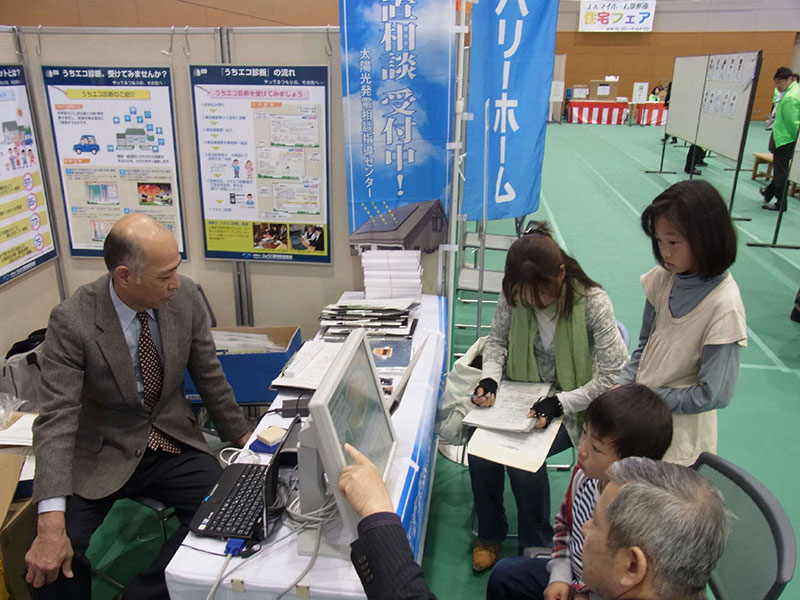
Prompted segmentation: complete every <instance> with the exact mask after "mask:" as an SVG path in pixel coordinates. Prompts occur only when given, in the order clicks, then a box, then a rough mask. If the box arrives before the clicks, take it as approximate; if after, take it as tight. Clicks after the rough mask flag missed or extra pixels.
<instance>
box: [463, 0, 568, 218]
mask: <svg viewBox="0 0 800 600" xmlns="http://www.w3.org/2000/svg"><path fill="white" fill-rule="evenodd" d="M557 16H558V2H553V1H552V0H489V1H483V2H480V3H478V4H474V5H473V7H472V49H471V54H470V83H469V112H471V113H472V114H473V120H472V121H470V122H469V123H468V124H467V160H466V173H465V175H466V181H465V183H464V199H463V201H462V212H463V213H464V214H466V215H467V219H468V220H470V221H477V220H480V219H481V217H482V214H483V194H484V176H483V173H484V148H485V146H484V144H485V138H486V135H485V131H484V129H485V122H486V118H485V105H486V101H487V100H488V101H489V114H488V118H489V130H488V137H489V140H488V155H487V156H486V176H487V178H488V181H487V182H486V190H487V215H488V218H489V219H505V218H509V217H521V216H524V215H527V214H530V213H532V212H534V211H536V209H537V208H538V207H539V189H540V187H541V180H542V157H543V155H544V138H545V127H546V124H547V108H548V102H549V98H550V82H551V80H552V78H553V57H554V50H555V40H556V18H557Z"/></svg>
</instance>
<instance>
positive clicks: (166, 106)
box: [42, 66, 186, 258]
mask: <svg viewBox="0 0 800 600" xmlns="http://www.w3.org/2000/svg"><path fill="white" fill-rule="evenodd" d="M42 74H43V77H44V84H45V89H46V91H47V101H48V108H49V110H50V123H51V125H52V128H53V137H54V138H55V142H56V148H55V150H56V156H57V159H58V173H59V177H60V178H61V189H62V191H63V197H64V206H65V208H66V215H67V231H68V233H69V240H70V249H71V252H72V254H73V255H74V256H98V257H99V256H102V255H103V241H104V240H105V238H106V235H107V234H108V232H109V231H110V229H111V227H112V226H113V225H114V223H116V221H117V220H119V219H120V218H121V217H122V216H124V215H126V214H128V213H132V212H136V213H144V214H147V215H150V216H151V217H153V218H155V219H156V220H157V221H159V222H160V223H161V224H163V225H164V226H165V227H166V228H167V229H169V230H170V231H172V232H173V234H174V235H175V239H176V241H177V242H178V248H179V250H180V252H181V256H182V257H184V258H186V250H185V245H184V236H183V223H182V218H181V210H180V190H179V183H178V165H177V161H176V150H175V133H174V125H173V110H172V86H171V74H170V69H169V68H167V67H96V66H93V67H80V66H42Z"/></svg>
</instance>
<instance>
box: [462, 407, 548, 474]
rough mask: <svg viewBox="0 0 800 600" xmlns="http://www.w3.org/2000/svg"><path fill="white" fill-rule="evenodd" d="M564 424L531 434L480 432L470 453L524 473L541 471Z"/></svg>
mask: <svg viewBox="0 0 800 600" xmlns="http://www.w3.org/2000/svg"><path fill="white" fill-rule="evenodd" d="M561 421H562V419H561V418H560V417H559V418H558V419H553V420H552V421H551V422H550V425H548V426H547V427H545V428H544V429H534V430H533V431H531V432H529V433H509V432H505V431H491V430H489V429H478V430H477V431H476V432H475V433H474V435H473V436H472V439H471V440H470V441H469V444H468V445H467V453H469V454H473V455H475V456H480V457H481V458H485V459H486V460H491V461H494V462H496V463H500V464H503V465H508V466H509V467H516V468H517V469H523V470H524V471H532V472H535V471H538V470H539V469H540V468H541V467H542V465H543V464H544V461H545V459H546V458H547V453H548V452H549V451H550V446H552V445H553V442H554V441H555V439H556V434H557V433H558V428H559V427H560V426H561Z"/></svg>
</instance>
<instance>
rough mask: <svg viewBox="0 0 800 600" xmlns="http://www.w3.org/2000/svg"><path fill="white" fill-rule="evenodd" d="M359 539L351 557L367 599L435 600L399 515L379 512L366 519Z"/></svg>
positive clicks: (352, 545) (353, 547)
mask: <svg viewBox="0 0 800 600" xmlns="http://www.w3.org/2000/svg"><path fill="white" fill-rule="evenodd" d="M358 533H359V537H358V539H357V540H356V541H355V542H353V543H352V544H351V552H350V560H351V561H352V562H353V566H354V567H355V568H356V573H358V577H359V578H360V579H361V584H362V585H363V586H364V591H365V592H366V594H367V598H370V599H372V598H380V599H381V600H392V599H394V598H398V599H399V598H403V599H405V600H410V599H414V600H416V599H422V598H425V599H428V600H430V599H433V600H435V598H436V596H434V595H433V593H431V591H430V589H428V584H427V583H425V578H424V577H423V573H422V567H420V566H419V565H418V564H417V563H415V562H414V554H413V553H412V552H411V547H410V546H409V545H408V539H407V538H406V532H405V530H404V529H403V526H402V525H401V524H400V517H398V516H397V515H395V514H393V513H378V514H376V515H371V516H369V517H367V518H365V519H363V520H362V521H361V522H360V523H359V526H358Z"/></svg>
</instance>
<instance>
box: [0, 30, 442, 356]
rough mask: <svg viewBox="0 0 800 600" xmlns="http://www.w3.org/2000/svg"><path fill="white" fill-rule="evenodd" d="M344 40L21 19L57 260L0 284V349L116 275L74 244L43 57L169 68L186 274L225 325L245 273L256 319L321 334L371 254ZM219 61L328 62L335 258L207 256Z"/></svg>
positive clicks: (12, 46)
mask: <svg viewBox="0 0 800 600" xmlns="http://www.w3.org/2000/svg"><path fill="white" fill-rule="evenodd" d="M339 47H340V45H339V33H338V28H336V27H292V28H288V27H287V28H280V27H277V28H274V27H273V28H253V27H248V28H230V29H225V30H222V29H219V28H189V29H187V30H183V29H179V30H178V29H176V30H174V31H172V30H171V29H169V28H156V29H107V28H104V29H99V28H80V29H76V28H41V29H40V30H37V29H34V28H22V29H21V30H20V32H19V51H21V53H22V56H23V57H24V65H25V72H26V76H27V84H28V93H29V95H30V97H31V103H32V110H33V114H34V121H35V123H34V125H35V129H36V130H35V134H36V136H37V143H38V148H39V152H40V160H41V166H42V172H43V175H44V178H45V183H46V192H47V196H48V201H49V206H50V211H49V212H50V216H51V219H52V221H53V222H54V224H55V228H54V229H55V235H56V238H57V244H56V247H57V250H58V259H57V261H53V260H51V261H49V262H46V263H45V264H43V265H40V266H38V267H37V268H36V269H35V270H32V271H30V272H28V273H25V274H24V275H21V276H19V277H16V278H15V279H13V280H11V281H10V282H8V283H6V284H4V285H3V286H2V287H1V288H0V315H2V327H0V349H3V351H4V350H5V349H6V348H8V347H9V346H10V345H11V344H12V343H13V342H14V341H16V340H18V339H21V338H24V337H26V336H27V334H28V333H29V332H30V331H31V330H33V329H35V328H39V327H44V326H46V324H47V318H48V316H49V313H50V310H51V309H52V308H53V307H54V306H55V305H56V304H57V303H58V302H59V301H60V298H61V292H60V291H59V290H60V288H62V289H63V295H64V296H69V295H70V294H72V293H73V292H74V291H75V289H77V288H78V287H79V286H80V285H82V284H85V283H88V282H90V281H93V280H94V279H96V278H97V277H99V276H100V275H102V274H103V273H105V272H106V269H105V265H104V263H103V261H102V259H101V258H99V257H84V256H74V255H73V253H71V247H70V238H69V235H68V232H67V223H66V213H65V204H64V201H63V198H62V181H61V178H60V177H59V167H58V159H57V155H56V151H55V148H56V142H55V140H54V137H53V131H52V127H51V119H50V115H49V111H48V106H47V104H48V102H47V95H46V90H45V85H44V83H43V76H42V68H41V67H42V65H76V66H106V67H111V66H127V65H136V66H151V67H160V66H164V67H169V68H170V69H171V85H172V101H173V112H174V132H175V136H174V137H175V143H176V157H177V169H178V173H179V177H180V212H181V214H182V229H183V236H184V241H185V251H186V260H185V261H184V263H183V264H182V266H181V269H180V271H181V272H182V273H183V274H185V275H187V276H189V277H191V278H192V279H194V280H195V281H197V282H198V283H200V284H201V285H202V286H203V288H204V290H205V293H206V295H207V297H208V299H209V302H210V304H211V306H212V308H213V310H214V312H215V314H216V317H217V321H218V323H219V325H220V326H233V325H237V324H238V323H239V320H240V319H241V316H240V315H237V304H238V303H239V298H238V297H237V293H236V292H237V289H239V288H238V286H239V282H240V280H241V273H242V271H246V272H247V278H248V280H249V292H250V294H251V296H252V307H251V310H252V322H253V323H254V324H255V325H259V326H273V325H296V326H299V327H300V328H301V331H302V333H303V336H304V337H305V338H308V337H310V336H313V334H314V333H315V332H316V331H317V329H318V321H317V319H318V316H319V312H320V310H321V309H322V307H323V306H325V305H326V304H329V303H332V302H335V301H336V299H337V298H338V297H339V296H340V295H341V293H342V292H343V291H345V290H350V289H363V276H362V272H361V261H360V259H359V257H357V256H352V255H351V250H350V246H349V244H348V226H347V206H346V203H345V197H346V179H345V164H344V152H343V151H342V150H341V149H342V148H343V147H344V140H343V136H344V133H343V117H342V92H341V81H342V79H341V69H340V63H341V58H340V57H341V54H340V50H339ZM19 62H20V57H19V54H18V49H17V47H16V43H15V33H14V30H13V29H11V28H4V29H2V30H0V63H2V64H7V65H10V64H18V63H19ZM220 63H232V64H236V65H252V66H279V65H286V66H303V65H317V66H325V67H327V68H328V90H329V98H328V163H329V164H328V173H329V175H328V184H329V202H330V204H329V207H330V215H329V224H330V235H329V238H328V239H329V241H330V256H331V262H330V264H326V265H318V264H299V263H296V262H286V263H283V262H268V261H251V262H248V263H243V262H241V261H240V262H234V261H231V260H208V259H206V258H205V248H204V236H203V227H204V224H203V206H202V204H201V190H200V181H199V176H198V160H197V151H196V140H195V128H194V111H193V106H192V91H191V85H190V77H189V65H190V64H192V65H198V64H200V65H214V64H220ZM436 259H437V256H436V254H432V255H424V256H423V263H424V264H423V266H424V268H425V282H424V283H425V289H424V291H425V292H426V293H431V292H432V291H434V290H435V286H436V266H437V262H436ZM59 280H60V281H59Z"/></svg>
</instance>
